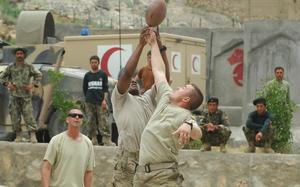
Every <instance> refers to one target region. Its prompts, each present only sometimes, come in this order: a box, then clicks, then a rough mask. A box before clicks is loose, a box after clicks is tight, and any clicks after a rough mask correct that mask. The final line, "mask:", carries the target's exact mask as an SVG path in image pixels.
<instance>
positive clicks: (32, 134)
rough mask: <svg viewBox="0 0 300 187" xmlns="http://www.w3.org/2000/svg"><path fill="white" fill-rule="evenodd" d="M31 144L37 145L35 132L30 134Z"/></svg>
mask: <svg viewBox="0 0 300 187" xmlns="http://www.w3.org/2000/svg"><path fill="white" fill-rule="evenodd" d="M30 142H31V143H37V139H36V135H35V132H34V131H31V132H30Z"/></svg>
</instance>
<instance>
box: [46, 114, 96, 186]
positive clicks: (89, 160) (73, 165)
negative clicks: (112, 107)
mask: <svg viewBox="0 0 300 187" xmlns="http://www.w3.org/2000/svg"><path fill="white" fill-rule="evenodd" d="M82 121H83V113H82V112H81V110H79V109H75V108H74V109H71V110H70V111H69V112H68V116H67V118H66V123H67V124H68V127H67V130H66V131H64V132H62V133H60V134H58V135H56V136H54V137H53V138H52V139H51V141H50V143H49V145H48V148H47V151H46V154H45V157H44V161H43V166H42V186H43V187H49V186H51V187H60V186H85V187H91V186H92V179H93V168H94V167H95V156H94V149H93V144H92V142H91V140H90V139H89V138H88V137H87V136H85V135H83V134H81V133H80V127H81V125H82Z"/></svg>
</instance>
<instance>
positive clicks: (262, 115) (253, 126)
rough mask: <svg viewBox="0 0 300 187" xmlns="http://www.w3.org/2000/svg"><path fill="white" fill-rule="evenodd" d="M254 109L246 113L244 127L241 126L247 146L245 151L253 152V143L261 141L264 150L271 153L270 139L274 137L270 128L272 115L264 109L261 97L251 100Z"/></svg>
mask: <svg viewBox="0 0 300 187" xmlns="http://www.w3.org/2000/svg"><path fill="white" fill-rule="evenodd" d="M253 105H255V106H256V111H253V112H251V113H250V114H249V115H248V119H247V122H246V127H243V131H244V134H245V136H246V139H247V141H248V144H249V147H248V149H247V151H246V152H249V153H254V152H255V145H256V144H258V143H263V146H264V152H266V153H272V152H274V151H273V150H272V149H271V145H272V141H273V139H274V130H273V128H272V121H271V120H272V115H271V114H270V113H269V112H268V111H267V110H266V99H265V98H263V97H260V98H257V99H255V100H254V101H253Z"/></svg>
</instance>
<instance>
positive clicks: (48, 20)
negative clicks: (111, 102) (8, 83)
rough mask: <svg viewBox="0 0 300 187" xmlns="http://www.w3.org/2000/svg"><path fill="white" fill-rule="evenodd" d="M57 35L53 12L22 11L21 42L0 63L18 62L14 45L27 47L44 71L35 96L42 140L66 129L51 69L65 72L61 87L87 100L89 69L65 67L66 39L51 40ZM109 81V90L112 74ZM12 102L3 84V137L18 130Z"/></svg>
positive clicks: (0, 89) (7, 49)
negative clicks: (84, 89) (14, 128)
mask: <svg viewBox="0 0 300 187" xmlns="http://www.w3.org/2000/svg"><path fill="white" fill-rule="evenodd" d="M53 37H54V21H53V17H52V15H51V14H50V13H49V12H45V11H42V12H40V11H39V12H30V11H29V12H28V11H26V12H22V13H21V14H20V16H19V19H18V25H17V43H18V45H16V46H7V47H5V48H4V49H3V59H2V63H0V73H1V72H2V71H3V70H4V69H5V68H6V67H7V66H8V65H9V64H10V63H12V62H14V60H15V59H14V58H15V55H14V53H13V51H14V49H15V48H16V47H23V48H25V49H26V50H27V56H26V59H25V61H26V62H27V63H31V64H33V65H34V67H35V68H36V69H38V70H40V71H41V72H42V74H43V78H42V81H41V84H40V85H39V86H38V87H37V88H34V90H33V97H32V103H33V109H34V117H35V119H36V121H37V123H38V126H39V128H40V130H39V131H38V133H37V138H38V141H39V142H48V141H49V139H50V138H51V137H52V136H54V135H56V134H58V133H60V132H62V131H63V130H64V129H65V125H64V122H63V121H62V120H61V117H60V116H61V112H60V111H58V110H57V109H55V108H54V107H53V106H52V101H51V94H52V92H53V88H52V85H51V83H50V81H49V72H48V71H49V70H53V71H59V72H61V73H63V74H64V76H63V78H62V80H61V82H60V84H59V86H58V89H59V90H61V91H63V92H64V93H66V94H67V95H69V96H71V97H72V98H73V99H74V100H76V101H77V102H78V103H84V95H83V92H82V81H83V77H84V75H85V73H86V72H87V71H88V70H87V69H82V68H80V67H61V64H62V62H63V54H64V47H63V43H56V44H49V43H50V42H53V41H54V40H55V39H54V38H53ZM109 85H110V89H109V90H112V88H113V86H114V80H113V79H111V78H109ZM8 105H9V93H8V90H7V89H6V88H5V87H4V86H2V85H0V140H13V139H14V134H13V133H11V132H12V125H11V121H10V116H9V110H8ZM83 109H84V107H83ZM109 111H111V109H109ZM111 122H112V121H110V123H111ZM85 130H86V128H83V131H85ZM25 137H26V135H25Z"/></svg>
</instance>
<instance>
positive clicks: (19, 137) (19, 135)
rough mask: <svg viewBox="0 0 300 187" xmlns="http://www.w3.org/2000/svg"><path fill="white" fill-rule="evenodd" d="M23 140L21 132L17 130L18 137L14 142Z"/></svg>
mask: <svg viewBox="0 0 300 187" xmlns="http://www.w3.org/2000/svg"><path fill="white" fill-rule="evenodd" d="M21 141H22V136H21V132H16V138H15V140H14V142H21Z"/></svg>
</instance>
